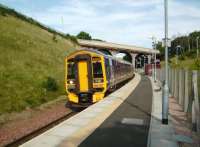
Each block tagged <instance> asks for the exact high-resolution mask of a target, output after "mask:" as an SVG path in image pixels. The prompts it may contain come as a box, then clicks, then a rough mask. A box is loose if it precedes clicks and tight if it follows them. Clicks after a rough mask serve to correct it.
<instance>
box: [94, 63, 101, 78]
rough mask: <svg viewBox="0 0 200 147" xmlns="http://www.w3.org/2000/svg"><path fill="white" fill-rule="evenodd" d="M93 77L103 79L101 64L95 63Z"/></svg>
mask: <svg viewBox="0 0 200 147" xmlns="http://www.w3.org/2000/svg"><path fill="white" fill-rule="evenodd" d="M93 77H94V78H103V72H102V66H101V62H94V63H93Z"/></svg>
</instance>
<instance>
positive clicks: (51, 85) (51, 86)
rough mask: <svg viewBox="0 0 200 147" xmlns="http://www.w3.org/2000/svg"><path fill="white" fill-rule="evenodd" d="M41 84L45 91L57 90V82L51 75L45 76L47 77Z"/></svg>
mask: <svg viewBox="0 0 200 147" xmlns="http://www.w3.org/2000/svg"><path fill="white" fill-rule="evenodd" d="M42 86H43V88H45V89H46V90H47V91H57V90H58V84H57V82H56V80H55V79H54V78H52V77H47V79H46V80H45V81H44V82H43V84H42Z"/></svg>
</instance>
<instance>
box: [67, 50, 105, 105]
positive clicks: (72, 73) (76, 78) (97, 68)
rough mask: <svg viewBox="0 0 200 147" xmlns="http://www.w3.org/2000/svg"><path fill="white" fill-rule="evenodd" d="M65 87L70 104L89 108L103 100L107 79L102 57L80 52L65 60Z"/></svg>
mask: <svg viewBox="0 0 200 147" xmlns="http://www.w3.org/2000/svg"><path fill="white" fill-rule="evenodd" d="M65 63H66V65H65V66H66V68H65V69H66V74H65V75H66V77H65V87H66V92H67V94H68V102H69V103H70V104H72V105H76V104H78V105H80V106H88V105H90V104H92V103H95V102H97V101H99V100H101V99H103V97H104V95H105V92H106V90H107V79H106V72H105V66H104V58H103V56H102V55H100V54H97V53H95V52H90V51H87V50H79V51H76V52H75V53H72V54H71V55H70V56H68V57H67V58H66V59H65Z"/></svg>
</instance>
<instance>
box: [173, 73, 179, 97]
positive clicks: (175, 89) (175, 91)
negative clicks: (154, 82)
mask: <svg viewBox="0 0 200 147" xmlns="http://www.w3.org/2000/svg"><path fill="white" fill-rule="evenodd" d="M174 75H175V78H174V83H175V84H174V97H175V98H176V99H177V78H178V77H177V69H175V70H174Z"/></svg>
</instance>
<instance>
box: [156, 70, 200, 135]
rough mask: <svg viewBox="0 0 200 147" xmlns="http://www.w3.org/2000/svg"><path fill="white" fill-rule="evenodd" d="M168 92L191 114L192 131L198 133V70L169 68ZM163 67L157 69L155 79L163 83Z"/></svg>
mask: <svg viewBox="0 0 200 147" xmlns="http://www.w3.org/2000/svg"><path fill="white" fill-rule="evenodd" d="M168 76H169V90H170V94H171V95H172V96H173V97H174V98H175V99H176V100H177V102H178V103H179V104H180V105H181V106H182V108H183V111H184V112H186V113H188V114H189V115H190V116H191V123H192V129H193V131H196V132H198V133H200V109H199V107H200V103H199V102H200V71H197V70H193V71H191V70H185V69H173V68H169V70H168ZM164 77H165V72H164V69H162V68H161V69H157V79H158V80H160V81H161V82H163V83H164Z"/></svg>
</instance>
